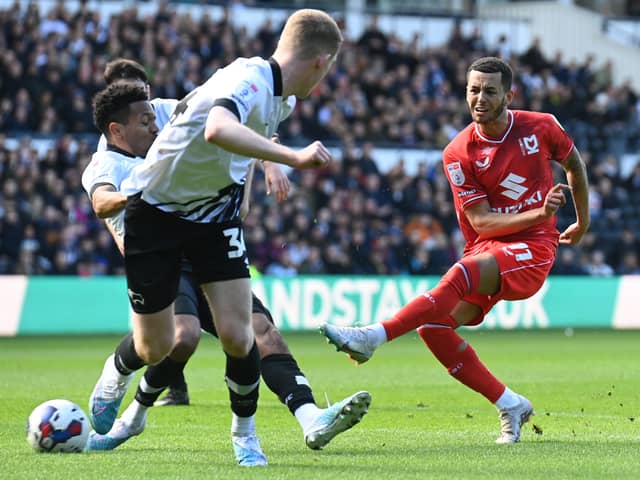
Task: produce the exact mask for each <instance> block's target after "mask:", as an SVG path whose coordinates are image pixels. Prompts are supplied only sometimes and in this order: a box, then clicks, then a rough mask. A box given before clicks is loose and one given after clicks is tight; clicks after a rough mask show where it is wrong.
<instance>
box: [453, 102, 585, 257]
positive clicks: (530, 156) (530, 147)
mask: <svg viewBox="0 0 640 480" xmlns="http://www.w3.org/2000/svg"><path fill="white" fill-rule="evenodd" d="M507 115H508V124H507V129H506V130H505V132H504V134H503V135H502V137H501V138H489V137H487V136H485V135H483V134H482V133H481V132H480V129H479V128H478V126H477V125H476V124H475V123H471V124H470V125H468V126H467V127H466V128H465V129H464V130H462V131H461V132H460V133H459V134H458V135H457V136H456V137H455V138H454V139H453V140H452V141H451V143H449V145H447V147H446V148H445V149H444V152H443V162H444V171H445V173H446V174H447V178H448V179H449V184H450V185H451V189H452V190H453V198H454V204H455V207H456V214H457V216H458V223H459V224H460V228H461V230H462V234H463V235H464V237H465V239H466V240H467V245H466V247H465V253H466V252H467V251H469V250H470V249H472V248H473V246H474V242H475V241H476V239H477V238H478V234H477V233H476V231H475V230H474V229H473V227H472V226H471V224H470V223H469V221H468V220H467V217H466V215H465V214H464V210H465V208H467V207H468V206H470V205H473V204H474V203H477V202H479V201H481V200H487V201H488V202H489V205H490V206H491V210H492V211H494V212H499V213H518V212H524V211H527V210H531V209H533V208H538V207H540V206H542V205H543V203H544V199H545V197H546V195H547V193H548V192H549V190H550V189H551V188H552V187H553V171H552V167H551V161H552V160H555V161H558V162H562V161H564V160H565V158H567V156H568V155H569V153H571V150H572V149H573V140H572V139H571V137H570V136H569V135H568V134H567V132H565V131H564V129H563V128H562V126H561V125H560V124H559V123H558V121H557V120H556V118H555V117H554V116H553V115H550V114H547V113H537V112H527V111H521V110H507ZM558 235H559V233H558V230H557V229H556V217H555V215H554V216H552V217H551V218H549V219H548V220H546V221H545V222H543V223H539V224H537V225H534V226H532V227H529V228H527V229H526V230H522V231H521V232H518V233H514V234H511V235H508V236H505V237H503V238H497V240H503V241H508V242H513V241H522V240H532V239H544V240H548V241H551V242H553V244H554V245H557V243H558Z"/></svg>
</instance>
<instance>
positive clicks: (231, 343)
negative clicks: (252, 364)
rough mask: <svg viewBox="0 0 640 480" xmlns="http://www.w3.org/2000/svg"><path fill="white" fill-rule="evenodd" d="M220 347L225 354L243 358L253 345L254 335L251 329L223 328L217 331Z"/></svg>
mask: <svg viewBox="0 0 640 480" xmlns="http://www.w3.org/2000/svg"><path fill="white" fill-rule="evenodd" d="M218 338H219V339H220V343H222V348H223V349H224V351H225V352H227V354H229V355H231V356H232V357H236V358H244V357H246V356H247V355H248V353H249V351H250V350H251V348H252V347H253V343H254V342H255V337H254V335H253V331H251V329H248V330H247V331H241V330H223V331H219V332H218Z"/></svg>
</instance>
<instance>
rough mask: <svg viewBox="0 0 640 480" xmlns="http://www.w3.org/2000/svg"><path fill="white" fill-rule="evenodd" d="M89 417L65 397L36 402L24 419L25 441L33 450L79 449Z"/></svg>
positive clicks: (87, 435)
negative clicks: (27, 419) (64, 398)
mask: <svg viewBox="0 0 640 480" xmlns="http://www.w3.org/2000/svg"><path fill="white" fill-rule="evenodd" d="M89 430H90V426H89V420H88V419H87V415H86V414H85V413H84V412H83V411H82V409H81V408H80V407H79V406H78V405H76V404H75V403H73V402H70V401H69V400H61V399H58V400H49V401H47V402H44V403H43V404H41V405H38V406H37V407H36V408H35V409H34V410H33V412H31V415H29V421H28V422H27V442H28V443H29V445H31V447H32V448H33V449H34V450H35V451H36V452H65V453H72V452H82V451H83V450H84V448H85V445H86V444H87V439H88V438H89Z"/></svg>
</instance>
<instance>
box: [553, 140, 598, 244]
mask: <svg viewBox="0 0 640 480" xmlns="http://www.w3.org/2000/svg"><path fill="white" fill-rule="evenodd" d="M562 167H563V168H564V171H565V173H566V175H567V183H568V184H569V186H570V187H571V193H572V195H573V206H574V208H575V211H576V222H575V223H573V224H572V225H569V227H567V229H566V230H565V231H564V232H562V233H561V234H560V243H562V244H566V245H576V244H577V243H579V242H580V240H582V237H584V235H585V233H587V230H588V229H589V224H590V222H591V217H590V214H589V181H588V179H587V167H586V166H585V164H584V161H583V160H582V157H580V152H578V149H577V148H576V147H573V150H571V153H569V155H568V156H567V158H565V160H564V161H563V162H562Z"/></svg>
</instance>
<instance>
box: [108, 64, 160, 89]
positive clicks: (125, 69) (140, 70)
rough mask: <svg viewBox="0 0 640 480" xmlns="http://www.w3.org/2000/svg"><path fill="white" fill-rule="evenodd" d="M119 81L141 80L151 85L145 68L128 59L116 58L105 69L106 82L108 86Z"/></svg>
mask: <svg viewBox="0 0 640 480" xmlns="http://www.w3.org/2000/svg"><path fill="white" fill-rule="evenodd" d="M118 80H140V81H142V82H144V83H149V77H148V76H147V72H146V71H145V69H144V67H143V66H142V65H140V64H139V63H138V62H135V61H133V60H129V59H127V58H116V59H115V60H111V61H110V62H109V63H107V65H106V66H105V67H104V81H105V83H106V84H107V85H111V84H112V83H113V82H116V81H118Z"/></svg>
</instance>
